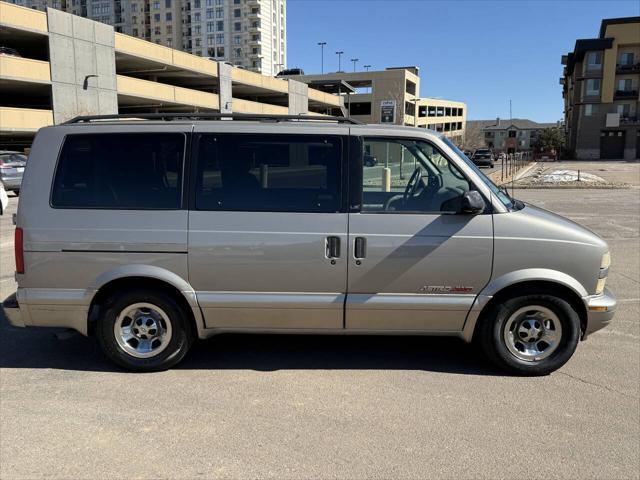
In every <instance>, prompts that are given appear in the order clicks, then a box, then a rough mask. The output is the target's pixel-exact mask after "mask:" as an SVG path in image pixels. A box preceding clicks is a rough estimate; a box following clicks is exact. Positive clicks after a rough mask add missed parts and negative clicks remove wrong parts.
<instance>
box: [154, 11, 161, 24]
mask: <svg viewBox="0 0 640 480" xmlns="http://www.w3.org/2000/svg"><path fill="white" fill-rule="evenodd" d="M153 21H154V22H159V21H160V14H159V13H154V14H153Z"/></svg>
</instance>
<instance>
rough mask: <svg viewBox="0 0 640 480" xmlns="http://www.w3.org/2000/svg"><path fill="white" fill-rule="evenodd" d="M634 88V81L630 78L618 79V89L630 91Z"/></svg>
mask: <svg viewBox="0 0 640 480" xmlns="http://www.w3.org/2000/svg"><path fill="white" fill-rule="evenodd" d="M632 88H633V81H632V80H631V79H630V78H621V79H620V80H618V90H620V91H622V92H628V91H629V90H631V89H632Z"/></svg>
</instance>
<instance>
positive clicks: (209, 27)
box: [207, 22, 215, 33]
mask: <svg viewBox="0 0 640 480" xmlns="http://www.w3.org/2000/svg"><path fill="white" fill-rule="evenodd" d="M214 27H215V24H214V23H213V22H207V32H209V33H211V32H215V28H214Z"/></svg>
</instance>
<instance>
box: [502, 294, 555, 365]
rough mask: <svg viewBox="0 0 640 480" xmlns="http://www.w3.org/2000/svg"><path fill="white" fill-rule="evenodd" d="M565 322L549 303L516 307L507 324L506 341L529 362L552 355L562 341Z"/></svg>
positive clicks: (515, 354) (509, 346) (514, 354)
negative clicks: (550, 307) (547, 305)
mask: <svg viewBox="0 0 640 480" xmlns="http://www.w3.org/2000/svg"><path fill="white" fill-rule="evenodd" d="M561 338H562V325H561V324H560V319H559V318H558V316H557V315H556V314H555V313H553V312H552V311H551V310H549V309H548V308H546V307H542V306H540V305H529V306H527V307H522V308H520V309H518V310H516V311H515V312H514V313H513V314H512V315H511V316H510V317H509V318H508V320H507V322H506V323H505V326H504V341H505V344H506V346H507V348H508V349H509V351H510V352H511V354H512V355H513V356H514V357H516V358H518V359H520V360H524V361H527V362H536V361H539V360H542V359H544V358H547V357H548V356H549V355H551V354H552V353H553V352H554V351H555V350H556V349H557V348H558V345H559V344H560V340H561Z"/></svg>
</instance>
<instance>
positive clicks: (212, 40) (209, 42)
mask: <svg viewBox="0 0 640 480" xmlns="http://www.w3.org/2000/svg"><path fill="white" fill-rule="evenodd" d="M214 43H215V37H214V36H213V35H207V45H213V44H214ZM211 56H213V55H211Z"/></svg>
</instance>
